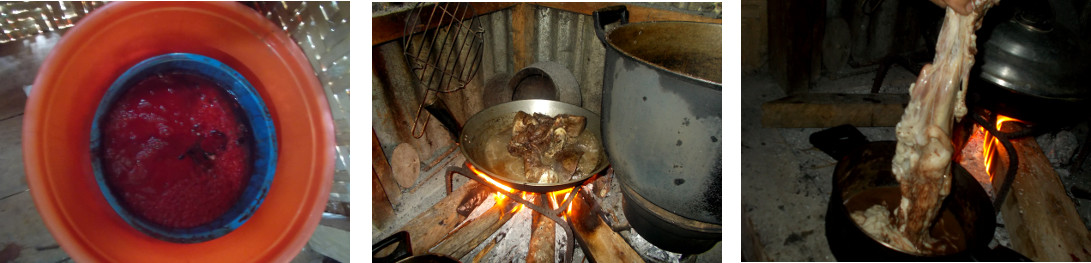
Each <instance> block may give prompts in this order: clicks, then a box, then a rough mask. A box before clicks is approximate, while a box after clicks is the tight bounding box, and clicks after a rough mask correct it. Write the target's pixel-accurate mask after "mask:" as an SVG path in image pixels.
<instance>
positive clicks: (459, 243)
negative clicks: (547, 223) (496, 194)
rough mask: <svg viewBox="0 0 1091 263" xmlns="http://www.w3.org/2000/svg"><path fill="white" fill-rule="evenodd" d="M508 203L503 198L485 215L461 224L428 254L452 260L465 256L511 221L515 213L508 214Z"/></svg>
mask: <svg viewBox="0 0 1091 263" xmlns="http://www.w3.org/2000/svg"><path fill="white" fill-rule="evenodd" d="M509 203H512V201H511V199H510V198H505V199H504V200H503V201H500V202H499V203H497V204H495V205H493V206H492V207H490V208H489V210H488V211H485V213H483V214H481V215H480V216H478V217H476V218H474V219H472V220H470V221H469V222H466V223H465V224H462V225H461V226H459V227H458V228H457V229H455V230H454V231H451V233H450V234H448V235H447V237H444V238H443V240H442V241H440V243H439V244H438V245H436V247H433V248H432V249H431V250H430V252H432V253H436V254H440V255H447V256H450V257H453V258H462V257H464V256H466V254H469V253H470V251H473V250H474V248H476V247H477V246H478V245H481V243H482V242H485V240H486V239H488V238H489V236H492V234H493V233H495V232H496V230H498V229H500V227H501V226H504V223H507V222H508V220H511V217H512V216H513V215H515V213H512V212H510V209H511V208H509V207H508V206H507V205H508V204H509Z"/></svg>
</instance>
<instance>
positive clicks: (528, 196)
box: [466, 164, 572, 219]
mask: <svg viewBox="0 0 1091 263" xmlns="http://www.w3.org/2000/svg"><path fill="white" fill-rule="evenodd" d="M466 166H467V167H469V168H470V171H473V172H474V173H475V174H477V175H478V176H480V177H481V178H484V179H485V181H487V182H489V183H490V184H492V185H495V186H496V187H499V188H500V189H503V190H504V191H507V192H508V193H512V192H515V189H513V188H511V187H508V186H507V185H504V184H502V183H500V182H498V181H496V180H495V179H492V177H489V176H488V175H485V173H484V172H481V171H480V170H477V168H474V166H473V165H470V164H466ZM571 192H572V188H568V189H564V190H560V191H556V192H550V193H548V194H546V196H548V197H549V201H550V202H552V203H553V206H552V208H554V209H556V208H558V207H560V204H558V203H557V202H558V201H564V200H565V199H567V198H568V195H569V194H570V193H571ZM562 194H563V195H564V198H559V199H558V197H559V196H560V195H562ZM493 196H494V198H495V199H496V204H497V205H500V204H501V201H504V199H507V196H506V195H504V194H502V193H500V192H496V193H493ZM520 196H521V197H522V198H523V200H533V199H534V194H533V193H526V192H523V193H522V194H521V195H520ZM524 207H526V205H524V204H519V205H518V206H516V207H514V208H512V210H511V213H515V212H517V211H519V210H522V209H523V208H524ZM568 213H572V203H569V204H568V209H567V210H566V212H565V214H568ZM561 219H564V215H562V216H561Z"/></svg>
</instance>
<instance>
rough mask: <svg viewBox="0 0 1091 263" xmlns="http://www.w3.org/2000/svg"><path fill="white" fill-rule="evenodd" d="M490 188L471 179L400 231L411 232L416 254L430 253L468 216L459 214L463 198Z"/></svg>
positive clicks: (410, 237) (410, 236)
mask: <svg viewBox="0 0 1091 263" xmlns="http://www.w3.org/2000/svg"><path fill="white" fill-rule="evenodd" d="M489 189H490V188H489V187H488V186H485V185H482V184H480V183H478V182H477V181H474V180H470V181H469V182H466V184H464V185H462V187H459V188H458V189H456V190H454V191H452V192H451V193H450V194H448V195H447V196H446V197H444V198H443V199H441V200H439V202H437V203H436V204H435V205H433V206H432V207H431V208H429V209H428V211H424V213H421V214H420V215H417V217H415V218H413V220H411V221H409V223H407V224H406V225H405V226H402V228H401V229H399V230H398V231H407V232H409V240H410V241H411V242H410V243H411V245H412V246H413V248H412V249H413V254H414V255H422V254H425V253H428V250H429V249H431V248H432V247H433V246H435V245H436V244H437V243H439V241H440V240H442V239H443V237H444V236H446V235H447V233H450V232H451V230H452V229H454V228H455V226H458V224H459V223H461V222H462V220H464V219H466V216H464V215H461V214H459V213H458V211H457V208H458V207H459V206H460V205H462V202H463V200H466V199H467V197H472V196H473V195H475V194H477V192H480V191H489ZM398 231H394V232H395V233H396V232H398Z"/></svg>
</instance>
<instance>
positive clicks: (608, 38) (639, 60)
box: [605, 21, 723, 91]
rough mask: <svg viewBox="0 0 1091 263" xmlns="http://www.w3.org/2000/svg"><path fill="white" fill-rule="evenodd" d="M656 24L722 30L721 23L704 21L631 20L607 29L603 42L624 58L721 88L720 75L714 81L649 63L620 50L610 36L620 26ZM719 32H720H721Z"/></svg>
mask: <svg viewBox="0 0 1091 263" xmlns="http://www.w3.org/2000/svg"><path fill="white" fill-rule="evenodd" d="M656 24H693V25H700V26H716V27H720V28H721V30H723V24H716V23H705V22H693V21H645V22H633V23H628V24H624V25H620V26H618V27H615V28H612V29H609V30H607V31H606V34H605V37H606V41H605V42H606V43H607V44H608V45H609V47H610V48H609V49H611V50H614V51H616V52H618V53H621V54H624V55H625V56H624V57H625V58H629V59H633V60H636V61H637V62H639V63H641V64H644V65H648V66H651V67H652V68H655V69H657V70H660V71H663V72H667V73H669V74H672V75H675V76H680V77H682V78H684V79H687V80H689V81H693V82H698V83H700V84H704V85H702V86H706V87H708V88H711V89H714V90H717V91H720V90H723V84H722V83H721V82H722V76H721V82H715V81H711V80H707V79H704V78H701V77H697V76H694V75H691V74H685V73H682V72H678V71H673V70H670V69H667V68H664V67H663V66H660V65H658V64H655V63H651V62H649V61H647V60H644V59H642V58H639V57H636V56H633V54H630V53H629V52H626V51H625V50H622V49H620V48H618V47H617V45H616V44H614V40H613V39H612V38H611V37H610V36H611V35H612V33H614V31H616V30H618V29H621V28H626V27H640V26H647V25H656ZM721 34H722V32H721ZM720 44H721V45H723V41H722V40H721V41H720ZM721 52H722V51H721ZM721 58H722V54H721ZM721 63H722V62H721ZM722 69H723V67H722V65H721V71H722ZM721 74H722V73H721Z"/></svg>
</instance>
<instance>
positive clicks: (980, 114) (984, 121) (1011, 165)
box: [969, 110, 1034, 209]
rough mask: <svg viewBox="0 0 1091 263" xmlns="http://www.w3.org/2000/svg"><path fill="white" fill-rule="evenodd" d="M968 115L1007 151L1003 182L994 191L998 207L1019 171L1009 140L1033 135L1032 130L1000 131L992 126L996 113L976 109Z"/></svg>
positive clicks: (995, 203)
mask: <svg viewBox="0 0 1091 263" xmlns="http://www.w3.org/2000/svg"><path fill="white" fill-rule="evenodd" d="M969 115H971V116H970V118H972V119H971V120H972V121H973V122H974V123H976V124H977V125H978V126H981V127H982V128H984V129H985V131H986V133H988V134H989V135H991V136H992V137H994V138H996V139H997V140H998V141H1000V145H1002V146H1004V150H1005V151H1007V153H1008V169H1007V171H1005V176H1004V182H1003V183H1002V184H1001V185H1000V189H999V191H997V192H996V200H993V207H995V208H996V209H1000V206H1001V205H1003V204H1004V199H1005V198H1006V197H1007V196H1008V191H1009V190H1011V184H1012V182H1015V175H1016V174H1017V173H1019V154H1018V153H1016V152H1015V146H1014V145H1012V144H1011V140H1013V139H1018V138H1022V137H1027V136H1030V135H1033V133H1034V130H1033V129H1029V128H1023V129H1021V130H1017V131H1015V132H1001V131H999V130H998V129H997V128H996V127H993V126H994V125H995V124H996V119H997V115H996V114H992V113H989V112H987V111H984V110H977V111H976V112H975V113H974V114H969ZM983 143H988V142H983Z"/></svg>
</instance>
